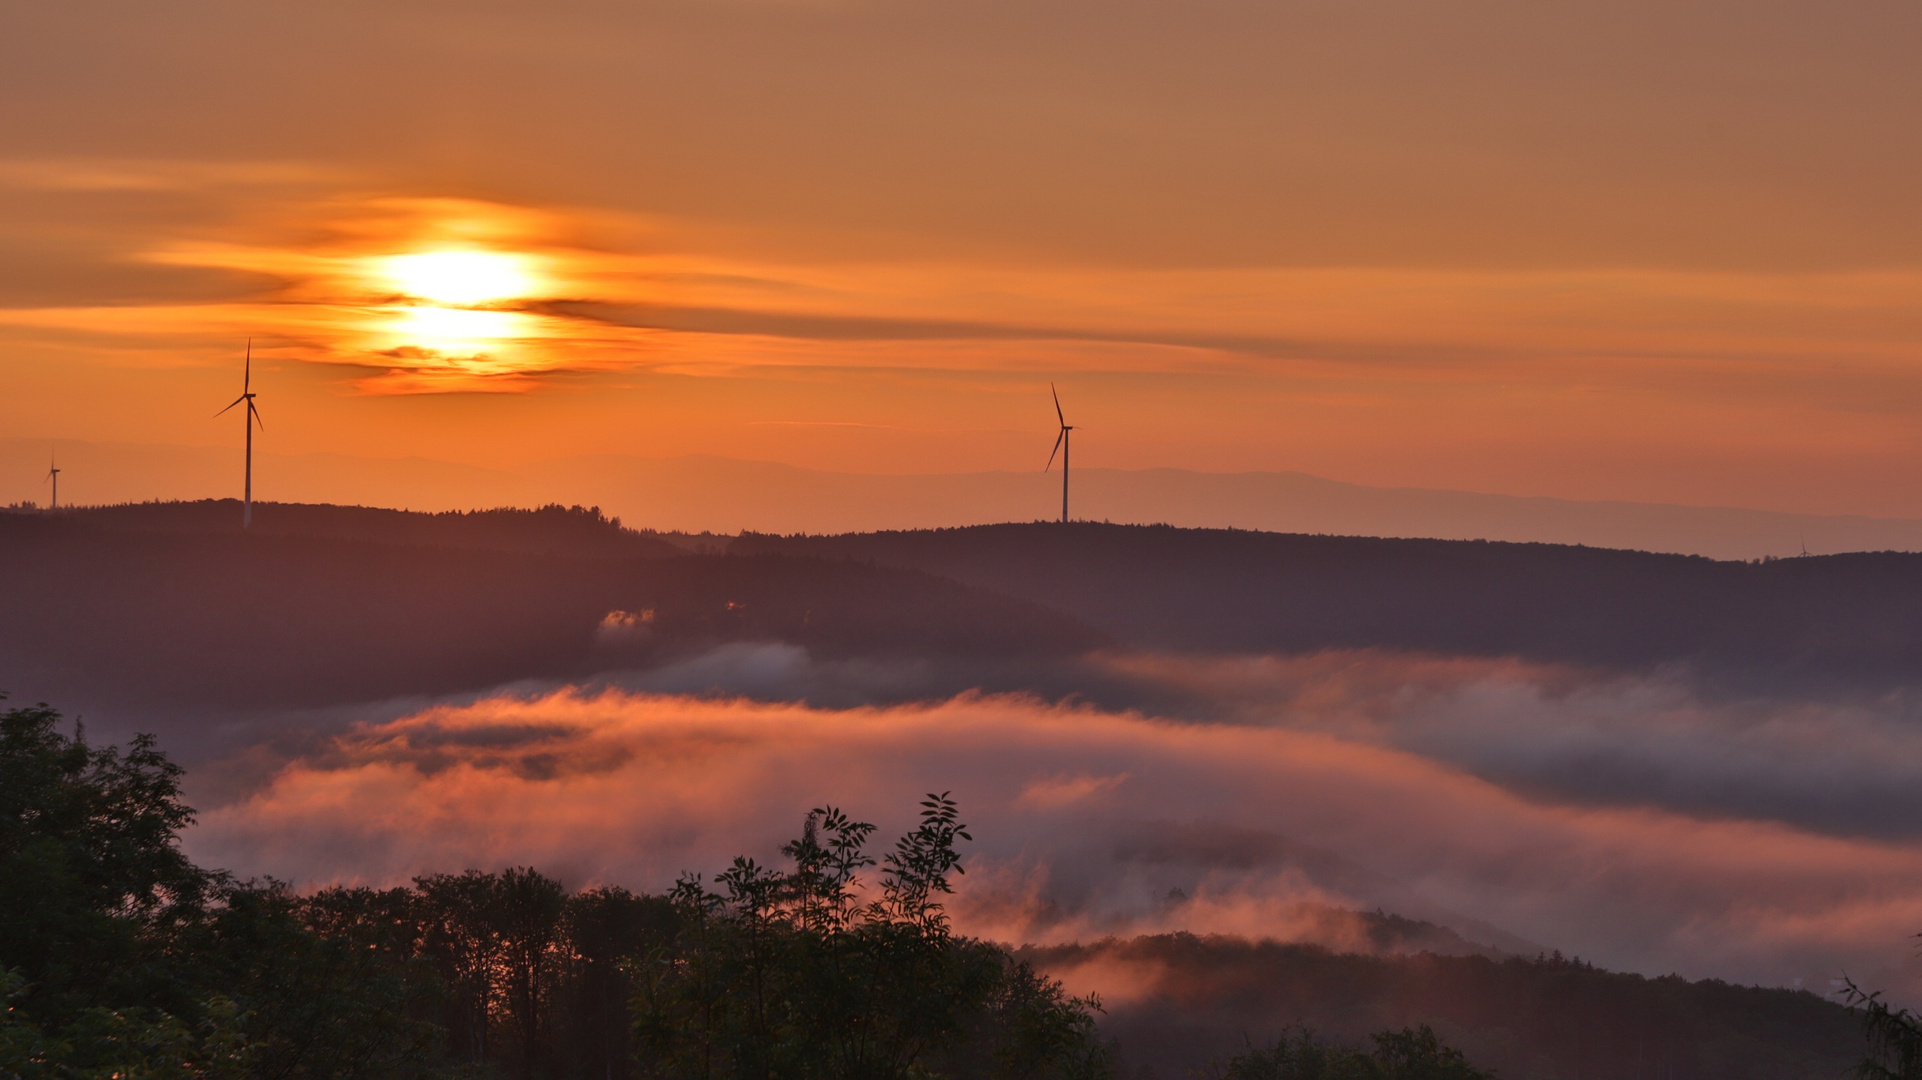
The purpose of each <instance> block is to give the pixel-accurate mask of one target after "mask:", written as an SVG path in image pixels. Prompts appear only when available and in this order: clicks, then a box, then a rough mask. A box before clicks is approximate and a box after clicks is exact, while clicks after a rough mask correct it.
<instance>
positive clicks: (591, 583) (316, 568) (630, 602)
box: [0, 504, 1107, 708]
mask: <svg viewBox="0 0 1922 1080" xmlns="http://www.w3.org/2000/svg"><path fill="white" fill-rule="evenodd" d="M323 509H328V510H352V509H354V508H323ZM170 512H171V511H170V509H169V508H168V507H167V506H166V505H164V504H162V505H160V506H157V507H151V508H144V509H143V513H145V514H146V515H147V516H146V517H143V518H140V520H148V519H149V518H151V519H155V520H157V521H158V523H159V524H166V523H167V521H168V515H169V513H170ZM190 516H191V515H190ZM525 516H526V518H527V520H521V519H496V518H490V517H488V516H486V515H468V516H467V517H465V518H462V519H460V520H459V521H454V522H453V523H452V524H453V525H459V526H461V527H462V528H463V529H464V530H467V533H476V532H477V533H478V535H479V536H480V537H482V538H486V537H489V536H494V535H496V534H497V533H499V532H500V531H501V530H503V529H506V531H508V532H511V533H513V534H514V535H516V536H519V537H521V539H522V540H524V541H525V543H524V544H523V545H522V546H520V547H508V546H485V545H483V544H481V543H479V542H478V541H475V542H471V543H470V542H459V543H452V542H451V541H450V544H451V546H433V545H424V544H422V543H418V542H413V541H405V542H403V541H402V540H398V539H392V538H389V539H375V538H369V537H365V536H342V535H334V534H332V533H330V532H328V531H326V530H322V531H321V532H320V533H318V534H307V533H303V532H275V531H272V530H268V531H264V532H262V533H261V534H259V535H249V534H242V533H240V532H239V531H238V530H237V529H236V530H230V531H194V530H190V529H185V528H160V527H158V526H157V525H156V526H155V527H152V528H142V529H133V528H121V527H108V526H107V525H105V524H101V523H99V522H98V521H96V520H95V519H96V518H99V519H101V520H106V521H111V520H114V515H112V514H108V513H105V512H101V513H100V514H98V515H91V516H90V515H89V514H85V513H82V514H74V515H64V514H63V515H60V516H53V517H37V516H32V515H24V514H0V595H4V596H5V597H7V601H8V602H7V603H5V604H0V680H5V683H6V684H7V685H11V686H12V687H15V688H18V689H22V690H23V691H24V692H29V693H32V694H33V695H34V696H36V697H47V698H66V697H71V698H73V699H76V700H84V701H86V702H87V703H88V704H89V705H90V706H91V707H95V708H100V707H154V706H161V707H214V708H247V707H254V708H258V707H270V708H286V707H301V706H314V705H325V704H335V703H345V702H357V701H367V700H371V699H377V698H382V697H390V696H396V695H401V694H439V693H450V692H458V691H462V690H474V689H481V688H485V687H489V686H497V685H500V684H502V683H506V682H512V681H514V680H518V679H527V678H550V679H579V678H584V677H587V676H589V675H592V674H594V673H596V672H600V671H605V670H610V669H623V668H636V667H646V666H649V665H655V664H660V663H663V662H666V661H668V660H671V659H673V658H676V657H682V656H687V655H691V654H695V653H698V652H700V651H702V650H705V649H709V648H712V647H714V646H716V645H719V644H724V643H727V642H734V641H782V642H789V643H793V644H796V645H800V646H803V647H805V648H807V649H808V650H809V651H810V653H812V654H814V655H818V656H823V657H835V656H848V655H860V656H876V657H888V656H916V657H923V656H945V657H964V658H977V659H978V658H1002V659H1021V660H1024V661H1027V660H1046V659H1047V658H1050V657H1060V656H1064V655H1075V654H1079V653H1081V652H1084V651H1086V650H1087V649H1090V648H1093V647H1096V646H1098V645H1101V644H1103V643H1105V642H1106V640H1107V639H1106V638H1105V637H1103V636H1102V635H1100V634H1098V633H1096V632H1095V631H1093V630H1091V629H1089V628H1088V627H1087V626H1085V625H1084V624H1082V623H1080V622H1078V621H1077V620H1075V619H1072V618H1070V617H1068V616H1065V615H1061V614H1059V613H1057V612H1054V611H1050V610H1048V609H1046V608H1043V607H1041V606H1039V605H1036V604H1032V603H1029V602H1027V601H1022V600H1017V599H1012V598H1009V597H1006V596H1002V595H999V594H995V593H990V592H987V591H984V590H981V589H976V588H973V587H970V586H966V585H961V584H958V583H956V582H953V581H949V580H946V579H943V578H939V577H936V576H933V575H930V574H925V573H922V572H920V571H916V570H902V569H897V568H889V567H873V566H867V565H863V564H856V563H849V562H845V561H839V560H822V559H812V558H806V557H802V558H791V557H787V556H781V555H767V556H743V557H735V556H718V555H676V556H674V557H671V558H667V557H657V555H656V554H651V553H650V554H635V553H632V552H629V553H625V554H622V553H619V552H609V551H607V550H602V544H601V541H603V540H607V538H608V534H607V532H606V530H605V529H603V528H600V527H599V526H596V525H595V524H594V523H595V522H598V521H601V519H600V518H599V515H587V514H585V513H583V514H569V513H558V514H551V515H548V517H549V518H552V519H553V520H551V521H548V520H546V519H543V518H541V517H540V515H539V514H537V513H536V512H525ZM347 517H348V519H349V522H350V523H352V521H354V520H358V518H357V515H354V514H348V515H347ZM537 519H538V520H537ZM195 520H198V519H195ZM380 520H385V519H380ZM405 520H406V519H403V522H402V523H403V524H404V523H405ZM503 520H506V521H508V522H509V524H511V525H512V528H511V529H509V528H507V526H506V525H503V524H502V521H503ZM603 524H605V523H603ZM548 526H552V527H553V528H554V529H555V530H558V534H559V536H560V537H561V538H562V539H566V538H567V537H570V536H574V535H575V534H576V533H586V534H587V535H588V536H589V537H590V538H599V539H596V540H595V543H594V544H590V545H586V547H585V549H584V550H574V549H565V550H560V551H555V550H550V549H549V548H548V547H547V546H544V542H543V541H541V540H540V537H543V536H546V535H548V534H547V533H545V532H542V531H541V530H542V529H544V528H547V527H548ZM448 527H449V528H451V527H452V525H449V526H448ZM615 529H616V531H618V527H615ZM343 531H347V530H344V529H341V530H334V532H336V533H337V532H343ZM402 532H403V534H405V533H406V532H407V530H402ZM467 533H464V534H463V535H466V534H467ZM443 539H445V537H443ZM609 542H610V543H612V541H609ZM556 543H559V541H556ZM615 546H616V547H618V544H616V545H615ZM610 620H611V621H610Z"/></svg>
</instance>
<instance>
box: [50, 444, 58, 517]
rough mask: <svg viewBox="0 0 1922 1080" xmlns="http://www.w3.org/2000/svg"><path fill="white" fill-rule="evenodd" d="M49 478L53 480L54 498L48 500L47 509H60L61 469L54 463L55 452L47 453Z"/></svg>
mask: <svg viewBox="0 0 1922 1080" xmlns="http://www.w3.org/2000/svg"><path fill="white" fill-rule="evenodd" d="M47 479H49V480H51V481H53V498H52V499H51V500H49V501H48V503H47V509H49V510H58V509H60V470H59V469H58V468H57V467H56V466H55V465H54V463H53V453H52V451H48V453H47Z"/></svg>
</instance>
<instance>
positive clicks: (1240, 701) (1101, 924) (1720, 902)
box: [163, 645, 1922, 996]
mask: <svg viewBox="0 0 1922 1080" xmlns="http://www.w3.org/2000/svg"><path fill="white" fill-rule="evenodd" d="M978 674H979V673H966V672H951V671H943V670H940V669H939V668H938V666H936V665H930V664H926V663H918V664H912V665H903V666H898V667H891V666H887V665H879V664H873V663H866V662H863V663H816V662H814V661H812V660H811V659H810V658H809V657H808V656H807V654H806V653H804V652H802V651H801V650H799V649H796V648H793V647H790V646H779V645H767V646H746V645H737V646H730V647H727V648H724V649H721V650H717V651H715V652H713V653H710V654H707V655H705V656H702V657H699V658H696V659H694V660H690V661H687V662H685V663H682V664H678V665H675V666H673V667H669V668H664V669H659V670H656V671H652V672H647V673H639V674H624V675H617V676H610V677H608V678H607V679H605V680H603V681H600V682H597V683H595V684H592V685H587V686H578V687H513V688H505V689H503V690H501V691H498V692H496V693H494V694H491V695H483V696H478V697H475V696H469V697H466V698H462V699H459V700H449V701H441V702H388V703H381V704H377V705H370V706H367V707H366V708H364V709H358V710H334V711H331V712H329V713H326V714H306V715H303V716H299V717H281V718H272V717H256V718H251V721H250V722H249V723H246V724H241V725H236V726H232V727H230V728H229V729H228V732H227V735H226V736H225V745H224V746H222V747H221V749H220V750H219V752H218V754H217V755H216V756H218V758H219V760H204V759H205V758H206V757H207V755H208V754H209V753H211V750H210V749H209V748H210V747H211V746H212V743H209V742H206V741H205V735H206V732H205V731H204V729H203V732H202V736H203V739H202V744H201V745H202V753H201V754H200V755H199V756H200V757H202V758H203V761H202V762H200V763H197V767H196V770H195V772H194V773H192V774H190V777H189V780H190V793H191V794H192V795H194V796H195V798H196V800H197V802H198V804H199V805H200V806H201V810H202V812H201V815H200V822H199V824H198V825H197V826H196V827H195V828H194V829H193V831H192V832H191V833H190V835H189V840H188V843H189V847H190V849H191V852H192V854H193V855H194V856H195V857H196V858H198V859H200V860H201V861H203V862H206V863H209V864H213V865H219V866H225V867H228V868H230V869H232V870H234V871H236V872H238V873H241V874H243V875H273V876H275V877H279V878H283V879H287V880H290V881H293V882H295V883H298V884H313V883H322V882H333V881H353V882H365V883H390V882H398V881H403V880H405V879H406V878H408V877H410V876H412V875H414V874H417V873H422V872H427V871H433V870H458V869H462V868H465V867H482V868H497V867H500V866H504V865H508V864H530V865H534V866H537V867H540V868H542V869H544V870H547V871H548V872H550V873H556V874H559V875H560V876H562V877H563V878H564V879H566V880H567V881H568V882H569V883H570V884H574V885H582V884H588V883H593V882H613V883H619V884H623V885H627V886H630V887H634V888H642V889H659V888H662V887H664V886H666V885H668V884H670V883H671V882H672V881H673V880H674V878H675V877H676V876H677V875H679V874H680V873H682V872H684V871H696V872H703V873H707V874H710V875H711V874H712V873H713V872H714V871H716V870H718V869H720V868H722V867H723V866H725V864H726V863H727V861H728V860H729V859H730V858H731V857H732V856H734V855H736V854H749V855H753V856H755V857H757V858H761V859H769V858H773V857H776V851H777V849H778V847H779V845H780V844H781V842H782V841H784V840H786V839H788V838H790V837H791V836H792V835H793V834H794V833H795V832H796V830H797V829H798V827H799V825H800V822H801V819H802V817H803V815H804V814H805V812H806V811H807V810H808V809H809V808H810V807H813V806H816V805H819V804H821V803H823V802H832V803H835V804H838V805H840V806H842V807H844V808H845V809H847V810H849V811H850V812H852V813H854V814H855V815H857V816H862V817H866V818H869V819H870V820H874V821H877V822H878V823H880V824H881V825H882V827H883V830H884V832H888V833H889V835H891V834H892V833H891V832H889V831H898V830H899V829H901V828H902V827H903V826H904V825H905V824H906V823H907V822H908V821H909V819H910V818H911V816H912V814H913V812H914V809H915V803H916V801H917V799H918V798H919V797H920V795H921V794H922V793H923V792H927V791H953V792H954V793H955V794H956V795H957V797H958V798H959V799H960V800H961V803H962V806H963V808H964V810H965V811H966V819H967V820H968V821H969V823H970V824H971V825H972V826H973V832H974V835H975V836H976V837H977V842H976V843H975V844H974V845H973V847H972V850H971V858H970V860H969V863H968V873H967V874H966V876H965V877H964V878H963V879H962V881H961V882H960V887H959V890H958V893H957V896H956V897H955V901H954V905H953V909H954V911H955V913H956V917H957V923H958V924H959V925H960V926H961V927H962V928H963V929H965V930H967V931H970V932H973V933H979V934H984V935H988V936H991V937H994V938H996V939H999V940H1004V941H1010V942H1058V941H1069V940H1075V939H1081V940H1088V939H1091V938H1095V937H1100V936H1103V935H1108V934H1117V935H1127V934H1134V933H1143V932H1157V931H1164V930H1174V929H1188V930H1194V931H1197V932H1220V933H1230V934H1238V935H1244V936H1250V937H1276V938H1280V939H1283V940H1312V941H1323V942H1326V943H1328V944H1331V945H1334V946H1336V947H1342V948H1361V947H1364V944H1363V939H1362V937H1361V933H1360V931H1359V930H1358V929H1357V928H1356V927H1355V926H1353V925H1352V920H1345V919H1344V918H1343V917H1341V916H1340V915H1339V914H1337V913H1334V912H1332V911H1331V910H1330V909H1331V908H1356V909H1363V910H1373V909H1375V908H1378V907H1379V908H1383V909H1386V910H1387V911H1390V912H1394V913H1399V914H1404V915H1408V916H1412V917H1416V918H1421V919H1427V920H1430V921H1433V922H1436V923H1440V924H1442V925H1445V926H1447V927H1449V928H1450V929H1452V930H1454V931H1456V932H1457V933H1459V934H1460V935H1462V936H1463V937H1465V938H1467V939H1469V940H1471V941H1474V942H1479V943H1483V944H1488V945H1493V946H1495V947H1498V948H1502V949H1507V950H1511V951H1527V952H1532V951H1534V950H1536V949H1539V948H1553V949H1559V950H1562V951H1563V952H1567V953H1574V954H1578V955H1580V956H1582V957H1584V958H1586V959H1589V960H1592V961H1594V962H1597V963H1600V964H1602V965H1605V966H1608V967H1612V968H1617V969H1625V970H1633V971H1641V972H1646V973H1651V974H1653V973H1666V972H1670V971H1675V972H1680V973H1682V974H1684V975H1688V976H1691V977H1706V976H1716V977H1721V978H1725V979H1729V980H1732V981H1740V982H1761V983H1765V984H1771V985H1792V984H1795V983H1796V981H1797V980H1801V981H1802V984H1803V985H1812V986H1814V987H1815V988H1817V989H1827V986H1828V983H1827V980H1828V979H1830V978H1833V977H1835V976H1838V975H1839V974H1841V973H1843V972H1844V971H1846V972H1847V973H1848V974H1850V975H1853V976H1855V977H1856V978H1857V979H1858V980H1859V981H1865V982H1870V983H1873V984H1875V985H1891V986H1895V987H1897V988H1898V989H1899V990H1901V991H1902V992H1903V993H1904V995H1905V996H1907V995H1908V994H1912V993H1913V992H1914V987H1913V986H1912V985H1911V983H1912V982H1913V981H1914V979H1915V970H1914V969H1915V965H1914V963H1913V962H1912V961H1911V960H1910V959H1909V957H1910V955H1911V953H1910V949H1909V944H1908V941H1907V939H1908V938H1909V937H1910V936H1911V935H1913V934H1914V933H1916V932H1917V931H1918V930H1922V813H1919V812H1918V811H1922V784H1919V783H1918V780H1922V725H1918V724H1917V723H1916V720H1915V715H1914V714H1915V711H1916V710H1915V705H1914V703H1913V702H1911V701H1910V700H1908V699H1907V698H1905V697H1902V696H1895V697H1889V698H1885V699H1878V700H1873V701H1860V700H1852V701H1847V702H1833V701H1830V702H1824V701H1816V700H1792V701H1791V700H1762V699H1751V700H1727V699H1722V698H1709V697H1706V696H1703V695H1701V694H1699V693H1697V692H1695V691H1694V690H1692V689H1691V686H1690V683H1689V682H1688V680H1687V679H1686V678H1685V677H1683V676H1681V675H1679V674H1678V675H1676V676H1674V677H1621V676H1611V677H1598V676H1589V675H1584V674H1583V673H1580V672H1577V671H1572V670H1567V669H1561V668H1548V667H1540V666H1530V665H1525V664H1520V663H1515V662H1508V661H1472V660H1452V659H1429V658H1420V657H1406V656H1393V655H1386V654H1380V653H1373V652H1361V653H1329V654H1321V655H1317V656H1312V657H1302V658H1284V657H1246V658H1234V659H1218V658H1217V659H1207V660H1194V659H1186V658H1181V657H1172V656H1160V655H1141V654H1126V655H1113V656H1108V657H1103V658H1099V659H1096V660H1093V661H1089V662H1088V663H1087V666H1086V667H1085V668H1083V669H1080V670H1077V671H1074V672H1057V673H1054V674H1053V675H1052V676H1051V677H1049V678H1045V679H1038V680H1037V679H1029V680H1028V681H1029V683H1030V684H1031V685H1044V686H1051V685H1054V684H1056V683H1059V684H1060V685H1061V686H1063V687H1065V686H1068V685H1076V686H1079V687H1082V688H1084V689H1085V690H1086V691H1087V693H1086V695H1085V696H1081V697H1070V696H1062V697H1042V696H1038V695H1036V694H1033V693H989V692H977V691H961V692H955V688H956V687H957V686H959V685H962V684H965V683H967V682H968V681H969V680H970V678H972V677H973V676H974V675H978ZM1030 674H1032V673H1030ZM1001 677H1002V678H1004V679H1005V678H1007V677H1008V676H1006V673H1003V675H1002V676H1001ZM976 681H978V682H980V683H983V684H986V685H990V686H992V685H995V684H996V678H995V677H988V678H983V679H979V680H976ZM170 726H171V725H170ZM296 729H298V730H302V731H304V732H305V734H304V735H300V736H296V735H295V734H294V732H295V731H296ZM164 734H165V733H164V732H163V736H164ZM191 756H194V755H190V757H191ZM1904 969H1907V970H1906V971H1905V970H1904ZM1811 980H1813V982H1811Z"/></svg>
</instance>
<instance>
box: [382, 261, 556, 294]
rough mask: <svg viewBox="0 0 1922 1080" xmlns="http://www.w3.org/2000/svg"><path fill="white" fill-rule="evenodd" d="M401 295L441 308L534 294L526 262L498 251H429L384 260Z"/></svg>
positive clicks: (532, 276)
mask: <svg viewBox="0 0 1922 1080" xmlns="http://www.w3.org/2000/svg"><path fill="white" fill-rule="evenodd" d="M382 269H383V271H384V273H385V275H386V276H387V278H388V279H389V280H391V281H392V282H393V283H394V284H395V285H396V286H397V287H398V288H399V289H400V291H402V292H404V293H406V294H407V295H409V296H413V297H418V298H419V299H422V300H432V301H434V302H436V303H441V304H484V303H488V302H490V301H495V300H507V299H511V298H513V297H519V296H526V295H528V294H530V293H532V292H534V291H535V287H536V286H535V280H534V275H533V274H532V273H531V272H530V271H529V269H528V266H527V259H526V258H524V257H523V256H519V255H509V254H506V253H504V252H498V251H426V252H420V253H418V254H414V255H395V256H391V257H389V258H388V259H387V260H385V266H384V267H383V268H382Z"/></svg>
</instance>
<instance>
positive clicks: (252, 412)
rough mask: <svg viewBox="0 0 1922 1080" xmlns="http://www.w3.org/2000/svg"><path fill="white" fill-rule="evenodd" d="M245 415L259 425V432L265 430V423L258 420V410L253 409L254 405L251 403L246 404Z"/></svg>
mask: <svg viewBox="0 0 1922 1080" xmlns="http://www.w3.org/2000/svg"><path fill="white" fill-rule="evenodd" d="M247 415H248V416H251V417H253V418H254V423H256V424H259V425H260V430H262V431H266V430H267V421H265V420H262V419H261V418H260V410H259V409H256V408H254V403H253V402H252V401H249V402H247Z"/></svg>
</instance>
